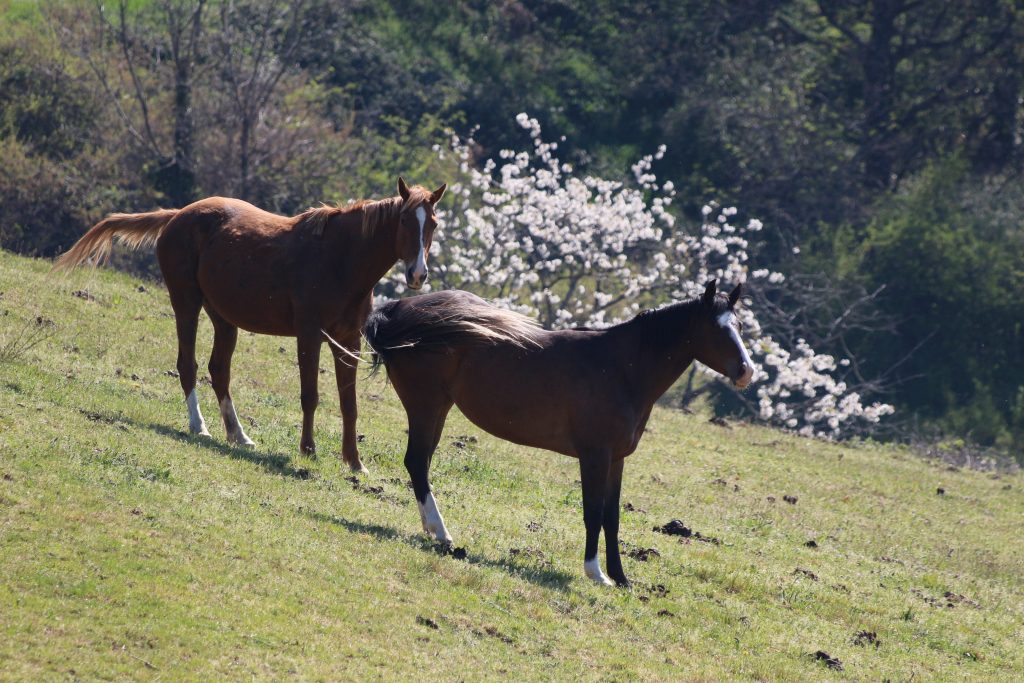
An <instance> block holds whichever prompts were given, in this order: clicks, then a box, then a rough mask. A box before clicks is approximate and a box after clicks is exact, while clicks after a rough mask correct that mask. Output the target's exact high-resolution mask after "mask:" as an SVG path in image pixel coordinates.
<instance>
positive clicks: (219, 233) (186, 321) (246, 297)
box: [55, 178, 446, 471]
mask: <svg viewBox="0 0 1024 683" xmlns="http://www.w3.org/2000/svg"><path fill="white" fill-rule="evenodd" d="M445 187H446V186H445V185H441V187H439V188H437V189H436V190H435V191H433V192H430V191H429V190H427V189H426V188H423V187H420V186H414V187H411V188H410V187H409V186H408V185H406V183H405V181H404V180H403V179H402V178H399V179H398V192H399V196H397V197H392V198H389V199H382V200H379V201H368V200H364V201H361V202H357V203H355V204H353V205H350V206H347V207H343V208H332V207H326V206H325V207H320V208H316V209H310V210H308V211H306V212H305V213H302V214H299V215H298V216H295V217H292V218H286V217H283V216H278V215H275V214H272V213H268V212H266V211H263V210H261V209H258V208H256V207H255V206H253V205H251V204H248V203H246V202H243V201H241V200H238V199H226V198H223V197H211V198H209V199H203V200H201V201H198V202H195V203H194V204H190V205H188V206H186V207H185V208H183V209H179V210H161V211H154V212H151V213H140V214H112V215H110V216H108V217H107V218H106V219H105V220H103V221H102V222H100V223H98V224H97V225H95V226H94V227H93V228H92V229H90V230H89V231H88V232H87V233H86V234H85V235H84V236H83V237H82V238H81V239H80V240H79V241H78V242H77V243H76V244H75V245H74V246H73V247H72V248H71V249H70V250H69V251H68V252H67V253H65V254H64V255H63V256H61V257H60V258H59V259H58V260H57V263H56V266H55V267H57V268H69V269H70V268H74V267H75V266H78V265H79V264H82V263H84V262H85V261H87V260H90V259H93V260H101V259H103V258H104V257H105V256H107V255H108V254H109V252H110V248H111V241H112V239H113V238H114V237H117V238H119V239H120V240H121V241H122V242H124V243H126V244H127V245H128V246H129V247H132V248H138V247H143V246H149V245H152V244H153V243H155V244H156V254H157V259H158V260H159V263H160V272H161V273H162V274H163V277H164V281H165V282H166V283H167V291H168V293H169V294H170V297H171V306H172V308H173V309H174V316H175V322H176V324H177V331H178V374H179V377H180V379H181V388H182V390H183V391H184V392H185V397H186V404H187V405H188V414H189V431H191V432H192V433H193V434H201V435H206V436H208V435H209V432H208V431H207V429H206V423H205V421H204V420H203V415H202V412H201V411H200V409H199V400H198V398H197V397H196V370H197V365H196V360H195V345H196V329H197V326H198V323H199V310H200V309H201V308H204V309H206V312H207V314H208V315H209V316H210V320H211V321H212V322H213V329H214V337H213V352H212V354H211V355H210V364H209V370H210V379H211V380H212V383H213V390H214V393H216V395H217V401H218V404H219V407H220V414H221V417H222V419H223V421H224V428H225V430H226V431H227V438H228V441H229V442H232V443H236V444H244V445H252V444H253V442H252V440H251V439H250V438H249V437H248V436H247V435H246V434H245V431H244V430H243V429H242V425H241V423H240V422H239V421H238V417H237V415H236V413H235V408H234V405H233V404H232V402H231V392H230V382H231V356H232V354H233V352H234V350H235V342H236V340H237V338H238V328H242V329H243V330H249V331H251V332H258V333H261V334H273V335H280V336H288V337H295V338H296V342H297V347H298V359H299V378H300V384H301V403H302V439H301V441H300V448H301V449H302V451H303V452H306V453H313V452H315V450H316V445H315V443H314V441H313V414H314V412H315V411H316V407H317V403H318V400H319V395H318V391H317V379H318V377H317V375H318V369H319V363H320V345H321V343H322V342H323V341H324V339H325V337H327V338H330V339H332V340H334V341H336V342H337V344H338V345H339V347H340V348H339V349H337V350H335V352H334V354H333V355H334V369H335V373H336V375H337V383H338V393H339V395H340V397H341V417H342V426H343V429H342V448H341V454H342V458H343V459H344V460H345V462H346V463H348V465H349V466H350V467H351V468H352V469H353V470H357V471H365V468H364V467H363V464H362V462H361V461H360V459H359V451H358V449H357V447H356V427H355V423H356V388H355V382H356V367H355V363H353V362H350V361H349V360H348V359H347V358H346V357H345V356H350V357H351V356H353V354H358V352H359V347H360V336H359V335H360V331H361V329H362V326H363V322H364V321H365V320H366V317H367V315H369V313H370V309H371V307H372V298H371V297H372V292H373V287H374V285H376V284H377V282H378V280H380V279H381V278H382V277H383V276H384V275H385V274H386V273H387V272H388V271H389V270H390V269H391V268H392V266H394V264H395V262H396V261H398V260H402V261H404V263H405V265H406V271H405V277H406V282H407V283H408V285H409V288H410V289H419V288H420V287H422V286H423V283H424V282H426V279H427V255H428V254H429V250H430V245H431V241H432V239H433V234H434V228H435V227H436V225H437V221H436V218H435V215H434V207H435V205H436V204H437V203H438V201H440V199H441V197H442V196H443V195H444V192H445Z"/></svg>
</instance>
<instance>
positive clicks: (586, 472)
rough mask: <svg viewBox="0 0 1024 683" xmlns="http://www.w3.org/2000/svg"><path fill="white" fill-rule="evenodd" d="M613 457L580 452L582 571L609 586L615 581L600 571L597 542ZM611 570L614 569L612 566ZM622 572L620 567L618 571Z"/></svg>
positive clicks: (598, 453)
mask: <svg viewBox="0 0 1024 683" xmlns="http://www.w3.org/2000/svg"><path fill="white" fill-rule="evenodd" d="M610 466H611V456H610V455H609V454H608V453H607V452H606V451H601V450H596V451H584V452H582V453H580V481H581V483H582V484H583V524H584V526H585V527H586V529H587V540H586V545H585V547H584V549H583V572H584V573H585V574H586V575H587V578H589V579H590V580H591V581H594V582H595V583H600V584H603V585H606V586H614V585H615V582H614V581H612V580H611V579H609V578H608V577H607V576H605V573H604V572H602V571H601V562H600V561H599V560H598V559H597V541H598V537H599V536H600V535H601V524H602V522H603V521H604V510H605V498H606V497H607V491H608V477H609V469H610ZM609 569H611V568H610V567H609ZM619 569H620V571H621V567H620V568H619Z"/></svg>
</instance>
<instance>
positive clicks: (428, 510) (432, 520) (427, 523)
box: [416, 491, 452, 543]
mask: <svg viewBox="0 0 1024 683" xmlns="http://www.w3.org/2000/svg"><path fill="white" fill-rule="evenodd" d="M416 504H417V505H419V508H420V521H421V522H423V530H424V531H426V532H427V533H428V534H430V535H431V536H433V537H434V538H436V539H437V540H439V541H441V542H442V543H451V542H452V536H451V534H449V533H448V529H447V528H445V525H444V519H442V518H441V512H440V510H438V509H437V502H436V501H435V500H434V494H433V493H430V492H429V491H428V492H427V497H426V499H425V500H424V501H423V502H422V503H420V502H419V501H416Z"/></svg>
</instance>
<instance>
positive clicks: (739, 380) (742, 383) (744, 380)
mask: <svg viewBox="0 0 1024 683" xmlns="http://www.w3.org/2000/svg"><path fill="white" fill-rule="evenodd" d="M753 378H754V368H752V367H751V366H749V365H747V364H746V363H744V364H743V372H741V373H740V376H739V377H736V378H735V379H733V381H732V383H733V384H734V385H736V388H737V389H746V388H747V385H749V384H750V380H752V379H753Z"/></svg>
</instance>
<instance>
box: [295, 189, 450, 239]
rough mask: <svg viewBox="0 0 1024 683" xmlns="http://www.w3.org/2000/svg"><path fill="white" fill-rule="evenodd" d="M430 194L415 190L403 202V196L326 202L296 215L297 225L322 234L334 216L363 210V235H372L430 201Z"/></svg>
mask: <svg viewBox="0 0 1024 683" xmlns="http://www.w3.org/2000/svg"><path fill="white" fill-rule="evenodd" d="M429 199H430V195H429V193H427V192H425V191H424V192H413V193H412V194H411V195H409V199H408V201H405V202H403V201H402V198H401V197H388V198H387V199H360V200H359V201H357V202H352V203H351V204H348V205H346V206H328V205H326V204H324V205H322V206H318V207H314V208H311V209H307V210H306V211H304V212H302V213H301V214H299V215H298V216H297V217H296V225H300V226H302V227H304V228H307V229H309V230H312V231H313V234H314V235H322V234H323V233H324V228H325V227H326V226H327V222H328V221H329V220H330V219H331V217H332V216H336V215H339V214H348V213H355V212H356V211H362V212H363V221H362V231H363V235H364V236H365V235H371V234H373V231H374V230H376V229H377V228H378V227H379V226H381V225H383V224H384V223H387V222H388V221H391V220H394V219H396V218H398V216H399V215H400V214H401V213H403V212H406V211H415V210H416V208H417V207H419V206H421V205H423V204H424V203H426V202H428V201H429Z"/></svg>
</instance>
